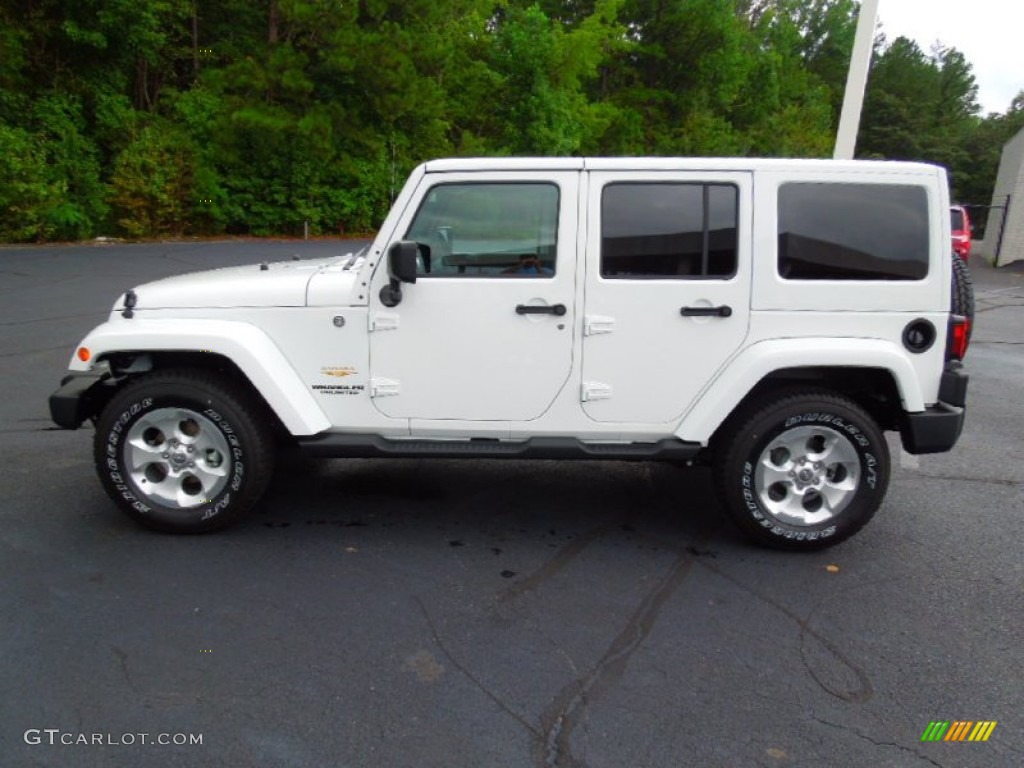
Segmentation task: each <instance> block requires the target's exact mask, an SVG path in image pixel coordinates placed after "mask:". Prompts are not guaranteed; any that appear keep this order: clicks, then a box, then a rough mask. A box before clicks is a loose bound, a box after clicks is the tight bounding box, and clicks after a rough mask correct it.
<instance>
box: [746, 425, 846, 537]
mask: <svg viewBox="0 0 1024 768" xmlns="http://www.w3.org/2000/svg"><path fill="white" fill-rule="evenodd" d="M754 484H755V493H756V494H757V496H758V498H759V499H760V501H761V504H762V505H763V506H764V508H765V509H766V510H767V511H768V512H769V513H770V514H771V515H772V516H773V517H774V518H775V519H776V520H778V521H779V522H781V523H786V524H788V525H818V524H819V523H823V522H825V521H827V520H829V519H830V518H833V517H835V516H836V515H838V514H839V513H840V512H842V511H843V510H844V509H845V508H846V507H847V505H848V504H849V503H850V502H851V501H853V499H854V497H855V496H856V494H857V488H858V486H859V484H860V458H859V456H858V453H857V450H856V448H855V447H854V445H853V443H851V442H850V439H849V438H848V437H847V436H846V435H844V434H842V433H840V432H838V431H836V430H835V429H833V428H832V427H827V426H824V425H822V426H804V427H795V428H793V429H788V430H786V431H785V432H782V433H781V434H779V435H778V436H777V437H775V438H774V439H772V440H771V441H770V442H769V443H768V445H766V446H765V448H764V450H763V451H762V452H761V455H760V457H759V458H758V461H757V468H756V470H755V474H754Z"/></svg>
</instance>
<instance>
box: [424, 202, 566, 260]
mask: <svg viewBox="0 0 1024 768" xmlns="http://www.w3.org/2000/svg"><path fill="white" fill-rule="evenodd" d="M557 231H558V187H557V186H555V185H554V184H540V183H538V184H518V183H516V184H496V183H491V184H439V185H438V186H436V187H434V188H433V189H431V190H430V191H429V192H428V193H427V195H426V198H425V199H424V200H423V203H422V204H421V205H420V209H419V211H417V212H416V218H415V219H413V222H412V226H410V227H409V231H408V232H407V233H406V235H405V237H406V239H407V240H415V241H416V242H418V243H421V244H422V245H425V246H427V248H424V249H421V253H422V256H421V258H420V264H419V270H418V272H419V274H421V275H426V276H433V275H436V276H446V277H447V276H459V275H465V276H471V277H481V276H483V277H551V276H552V275H554V274H555V254H556V246H557V242H556V234H557Z"/></svg>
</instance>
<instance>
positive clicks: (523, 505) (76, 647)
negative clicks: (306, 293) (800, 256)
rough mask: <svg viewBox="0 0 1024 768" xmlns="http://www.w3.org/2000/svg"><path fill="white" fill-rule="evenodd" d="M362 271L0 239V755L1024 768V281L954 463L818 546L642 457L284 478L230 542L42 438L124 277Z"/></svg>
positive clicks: (315, 245) (979, 348) (908, 470)
mask: <svg viewBox="0 0 1024 768" xmlns="http://www.w3.org/2000/svg"><path fill="white" fill-rule="evenodd" d="M350 249H351V244H350V243H343V242H338V241H333V242H332V241H310V242H263V241H260V242H229V243H167V244H160V243H157V244H148V245H109V246H63V247H34V248H3V249H0V299H2V301H0V360H2V368H0V382H2V385H3V393H4V394H3V397H2V398H0V456H2V462H0V478H2V503H0V521H2V526H0V578H2V583H3V590H2V592H0V626H2V628H3V631H2V633H0V688H2V690H3V695H2V696H0V765H3V766H104V767H107V766H133V767H134V766H141V765H154V766H232V767H233V766H248V765H252V766H255V765H260V766H374V767H376V766H410V767H412V766H415V767H416V768H431V767H434V766H436V767H437V768H457V767H458V768H461V767H462V766H466V767H467V768H484V767H492V766H493V767H495V768H499V767H503V766H507V767H509V768H518V767H520V766H535V767H538V768H548V767H551V768H556V767H557V768H565V767H567V766H588V767H589V768H604V767H608V768H621V767H623V766H632V767H637V768H640V767H643V766H658V767H661V766H684V767H685V766H767V767H770V768H774V767H776V766H808V767H814V768H819V767H820V766H918V765H920V766H944V767H948V768H954V767H955V766H964V767H968V766H969V767H971V768H988V767H990V766H992V767H999V766H1007V767H1010V766H1019V765H1022V764H1024V715H1022V704H1024V671H1022V670H1024V641H1022V637H1024V589H1022V587H1024V558H1022V557H1021V538H1020V535H1021V532H1022V530H1024V479H1022V473H1021V470H1020V456H1021V450H1022V446H1024V409H1022V407H1021V403H1022V402H1024V271H1022V270H1016V271H998V272H997V271H995V270H993V269H991V268H988V267H984V266H982V265H980V264H978V265H976V268H975V273H976V279H977V283H978V298H979V302H980V303H979V313H978V317H977V324H976V330H975V335H974V342H973V345H972V347H971V350H970V353H969V355H968V359H967V363H968V367H969V369H970V371H971V374H972V382H971V390H970V410H969V416H968V422H967V427H966V430H965V433H964V435H963V437H962V438H961V442H960V444H959V446H958V447H957V449H956V450H955V451H954V452H953V453H950V454H946V455H940V456H924V457H919V458H917V457H907V456H904V457H902V458H900V457H899V454H898V453H897V454H895V457H894V463H895V467H894V475H893V479H892V484H891V488H890V492H889V496H888V498H887V500H886V503H885V504H884V505H883V507H882V509H881V510H880V512H879V513H878V515H877V517H876V518H875V520H874V521H873V522H872V523H871V525H869V526H868V527H867V528H866V529H865V530H864V531H862V532H861V533H860V534H859V535H857V536H856V537H854V538H853V539H851V540H850V541H848V542H846V543H844V544H842V545H840V546H838V547H836V548H834V549H832V550H828V551H825V552H822V553H818V554H813V555H794V554H785V553H778V552H770V551H765V550H761V549H757V548H753V547H751V546H748V545H747V544H746V543H745V542H744V541H743V540H741V539H740V538H739V537H738V536H737V535H736V534H735V533H734V532H733V530H732V529H731V528H730V527H729V525H728V524H727V523H726V522H725V521H724V520H723V519H722V518H721V516H720V514H719V512H718V510H717V507H716V503H715V501H714V499H713V497H712V494H711V488H710V483H709V479H708V476H707V474H706V473H705V472H704V471H690V472H685V471H682V470H679V469H677V468H675V467H673V466H669V465H658V464H648V463H636V464H630V463H602V462H596V463H589V462H581V463H559V462H535V463H529V462H513V463H507V462H493V461H477V460H474V461H463V462H450V461H433V462H431V461H427V460H423V461H420V460H415V461H406V460H378V461H330V462H322V463H308V464H307V463H301V462H300V463H299V464H297V465H289V466H287V467H286V468H285V469H284V471H281V472H279V473H278V475H277V476H276V478H275V480H274V483H273V485H272V487H271V490H270V492H269V494H268V496H267V498H266V500H265V501H264V502H263V503H262V504H261V506H260V509H259V512H258V513H257V514H255V515H254V516H252V517H251V518H249V519H248V520H247V521H245V522H243V523H241V524H239V525H238V526H236V527H233V528H231V529H229V530H227V531H224V532H222V533H219V534H215V535H208V536H200V537H174V536H166V535H160V534H154V533H150V532H147V531H144V530H141V529H139V528H137V527H136V526H135V525H134V524H133V523H131V522H130V521H129V520H127V518H124V517H123V516H122V515H120V513H118V512H117V511H116V510H115V509H114V507H113V505H112V504H111V503H110V502H109V501H108V500H107V498H106V497H105V496H104V494H103V491H102V490H101V488H100V485H99V482H98V480H97V479H96V477H95V474H94V472H93V468H92V463H91V437H92V432H91V430H90V429H83V430H79V431H77V432H65V431H60V430H56V429H54V428H52V425H51V424H50V422H49V418H48V411H47V405H46V398H47V397H48V395H49V393H50V392H51V391H52V390H53V389H54V388H55V387H56V385H57V384H58V383H59V379H60V377H61V375H62V373H63V371H64V369H65V367H66V364H67V360H68V358H69V356H70V354H71V352H72V350H73V347H74V345H75V344H76V343H77V341H78V340H79V339H80V338H81V337H82V336H83V335H84V334H85V333H86V332H87V331H88V330H89V329H90V328H91V327H92V326H93V325H95V324H96V323H98V322H100V321H102V320H103V318H104V317H105V316H106V313H107V310H108V309H109V307H110V306H111V305H112V303H113V302H114V300H115V298H116V297H117V295H118V294H119V293H122V292H123V291H124V290H125V289H127V288H129V287H131V286H133V285H137V284H138V283H140V282H144V281H147V280H151V279H155V278H157V277H162V276H165V275H171V274H177V273H181V272H186V271H193V270H196V269H205V268H212V267H217V266H228V265H234V264H241V263H249V262H258V261H262V260H264V259H277V258H288V257H290V256H291V255H292V254H295V253H297V254H299V255H301V256H302V257H307V258H312V257H316V256H323V255H329V254H333V253H340V252H345V251H347V250H350ZM830 566H831V567H830ZM937 720H941V721H957V720H960V721H965V720H967V721H997V723H998V724H997V726H996V727H995V730H994V731H993V732H992V735H991V737H990V739H989V740H988V741H987V742H985V743H966V742H965V743H951V742H940V743H922V741H921V736H922V733H923V732H924V731H925V729H926V727H928V725H929V723H930V722H932V721H937ZM94 734H99V735H100V736H101V737H102V738H101V741H102V742H103V743H87V744H83V743H81V741H82V738H81V737H83V736H84V737H86V738H85V740H86V741H90V742H91V741H93V735H94ZM142 734H147V736H146V737H145V738H142V737H141V735H142ZM196 735H199V736H200V738H201V741H202V743H201V744H195V743H192V744H189V743H185V744H175V743H173V742H174V741H175V740H177V739H178V736H183V737H185V738H186V739H187V740H192V741H194V740H195V736H196ZM129 736H130V737H131V739H130V740H129V738H128V737H129ZM161 736H166V737H167V738H165V739H163V740H165V741H171V742H172V743H170V744H160V743H154V742H156V741H157V740H158V738H159V737H161ZM51 741H53V743H52V744H51V743H50V742H51ZM62 741H64V742H67V741H71V742H73V743H70V744H67V743H63V744H62V743H61V742H62ZM129 741H130V742H131V743H129ZM143 742H145V743H143Z"/></svg>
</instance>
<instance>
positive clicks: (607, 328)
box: [583, 315, 615, 336]
mask: <svg viewBox="0 0 1024 768" xmlns="http://www.w3.org/2000/svg"><path fill="white" fill-rule="evenodd" d="M614 330H615V318H614V317H603V316H601V315H587V316H586V317H585V318H584V319H583V335H584V336H597V335H598V334H600V333H611V332H612V331H614Z"/></svg>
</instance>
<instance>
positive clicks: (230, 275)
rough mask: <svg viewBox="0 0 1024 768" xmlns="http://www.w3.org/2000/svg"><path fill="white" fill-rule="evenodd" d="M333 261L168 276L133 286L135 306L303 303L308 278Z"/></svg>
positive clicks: (299, 262) (173, 306) (281, 305)
mask: <svg viewBox="0 0 1024 768" xmlns="http://www.w3.org/2000/svg"><path fill="white" fill-rule="evenodd" d="M333 261H334V260H329V261H282V262H276V263H273V264H265V265H260V264H253V265H251V266H244V267H228V268H225V269H214V270H210V271H208V272H193V273H191V274H187V275H178V276H176V277H168V278H165V279H163V280H157V281H155V282H152V283H146V284H144V285H140V286H139V287H137V288H135V289H134V292H135V296H136V302H135V307H136V308H138V309H140V310H146V309H183V308H188V309H199V308H231V307H304V306H306V291H307V286H308V285H309V281H310V279H311V278H312V277H313V276H314V275H316V274H318V273H320V272H321V271H322V270H324V269H331V270H332V271H333V270H334V269H337V268H338V267H337V266H336V265H334V264H332V262H333ZM351 279H352V280H354V279H355V278H354V276H352V278H351ZM123 301H124V297H123V296H122V297H121V298H120V299H119V300H118V303H117V306H116V307H115V309H121V308H123V306H124V304H123Z"/></svg>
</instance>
